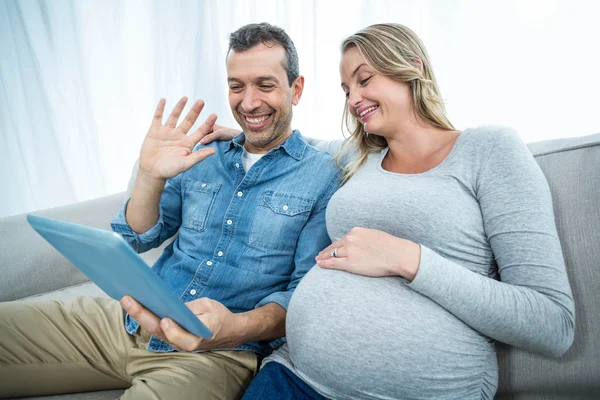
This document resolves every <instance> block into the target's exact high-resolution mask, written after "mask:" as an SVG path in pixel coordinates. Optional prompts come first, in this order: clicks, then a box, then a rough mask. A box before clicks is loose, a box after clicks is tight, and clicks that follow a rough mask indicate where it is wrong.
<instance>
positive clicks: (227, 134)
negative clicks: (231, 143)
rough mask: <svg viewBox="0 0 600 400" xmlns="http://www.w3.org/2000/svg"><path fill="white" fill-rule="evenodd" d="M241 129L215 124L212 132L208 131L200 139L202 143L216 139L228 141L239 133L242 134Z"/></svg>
mask: <svg viewBox="0 0 600 400" xmlns="http://www.w3.org/2000/svg"><path fill="white" fill-rule="evenodd" d="M241 131H242V130H241V129H234V128H228V127H226V126H222V125H217V124H215V125H214V126H213V128H212V130H211V131H210V132H208V133H207V134H206V135H205V136H204V137H202V139H200V143H202V144H209V143H211V142H214V141H215V140H220V141H227V140H231V139H233V138H234V137H236V136H237V135H239V134H240V132H241Z"/></svg>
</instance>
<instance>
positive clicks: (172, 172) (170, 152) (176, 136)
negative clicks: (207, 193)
mask: <svg viewBox="0 0 600 400" xmlns="http://www.w3.org/2000/svg"><path fill="white" fill-rule="evenodd" d="M187 100H188V99H187V97H183V98H181V100H179V101H178V102H177V104H176V105H175V107H174V108H173V111H172V112H171V115H169V118H168V119H167V122H166V123H165V124H163V123H162V120H163V112H164V110H165V103H166V100H165V99H160V101H159V103H158V107H156V112H155V113H154V118H153V119H152V124H151V125H150V129H149V130H148V133H147V134H146V137H145V139H144V143H143V144H142V150H141V152H140V172H143V173H145V174H148V175H149V176H151V177H152V178H155V179H163V180H166V179H168V178H172V177H174V176H176V175H178V174H180V173H182V172H184V171H187V170H188V169H190V168H191V167H193V166H194V165H196V164H197V163H199V162H200V161H202V160H204V159H205V158H206V157H208V156H210V155H211V154H214V153H215V150H214V149H212V148H204V149H200V150H197V151H193V149H194V146H196V144H197V143H198V142H199V141H200V139H201V138H203V137H204V136H206V134H207V133H208V132H211V131H212V129H213V126H214V124H215V122H216V121H217V116H216V115H215V114H211V115H210V116H209V117H208V118H207V119H206V121H205V122H204V124H202V125H201V126H200V127H199V128H198V129H196V130H195V131H194V132H193V133H191V134H189V135H188V134H187V133H188V131H189V130H190V129H191V128H192V126H193V125H194V123H195V122H196V120H197V119H198V116H199V115H200V112H201V111H202V109H203V108H204V102H203V101H202V100H197V101H196V102H195V103H194V105H193V106H192V109H191V110H190V111H189V112H188V114H187V115H186V116H185V118H184V119H183V121H181V123H180V124H179V126H177V121H178V120H179V117H180V116H181V113H182V111H183V108H184V107H185V104H186V103H187Z"/></svg>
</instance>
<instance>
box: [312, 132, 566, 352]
mask: <svg viewBox="0 0 600 400" xmlns="http://www.w3.org/2000/svg"><path fill="white" fill-rule="evenodd" d="M494 140H495V141H496V146H495V147H494V148H493V149H492V151H491V154H490V157H489V159H488V160H487V162H486V163H485V164H484V165H483V166H482V168H481V171H480V172H479V175H478V176H479V177H478V181H477V185H476V188H475V190H476V192H477V197H478V200H479V203H480V208H481V212H482V216H483V219H484V224H485V231H486V233H487V237H488V240H489V243H490V246H491V249H492V252H493V254H494V258H495V260H496V263H497V266H498V272H499V275H500V281H497V280H495V279H493V278H491V277H487V276H483V275H481V274H479V273H476V272H473V271H471V270H469V269H467V268H465V267H463V266H461V265H459V264H457V263H454V262H452V261H450V260H448V259H446V258H444V257H442V256H441V255H439V254H437V253H436V252H434V251H433V250H431V249H429V248H427V247H426V246H422V245H421V246H419V245H417V244H415V243H413V242H411V241H409V240H405V239H402V238H398V237H395V236H392V235H390V234H387V233H385V232H382V231H378V230H373V229H365V228H355V229H353V230H352V231H350V233H349V234H347V235H346V236H345V237H344V238H342V239H340V240H338V241H336V242H334V243H333V244H332V245H331V246H329V247H328V248H326V249H325V250H323V251H322V252H321V253H320V254H319V256H318V257H317V263H318V264H319V266H321V267H324V268H335V269H342V270H346V271H349V272H352V273H357V274H361V275H367V276H398V275H399V276H402V277H404V278H405V279H407V280H408V281H405V283H406V284H407V285H409V287H411V288H412V289H414V290H415V291H417V292H419V293H421V294H423V295H425V296H427V297H429V298H430V299H432V300H433V301H435V302H437V303H438V304H440V305H441V306H442V307H444V308H445V309H447V310H448V311H450V312H451V313H452V314H454V315H455V316H456V317H457V318H459V319H460V320H461V321H463V322H465V323H466V324H468V325H469V326H471V327H472V328H473V329H475V330H477V331H478V332H481V333H482V334H484V335H486V336H488V337H491V338H493V339H495V340H498V341H501V342H504V343H508V344H510V345H513V346H516V347H520V348H523V349H526V350H529V351H533V352H536V353H541V354H544V355H551V356H560V355H562V354H563V353H564V352H566V351H567V350H568V349H569V347H570V346H571V344H572V343H573V338H574V326H575V307H574V303H573V296H572V293H571V288H570V286H569V282H568V279H567V274H566V271H565V265H564V260H563V256H562V250H561V247H560V242H559V239H558V235H557V232H556V227H555V222H554V214H553V210H552V200H551V197H550V191H549V188H548V184H547V182H546V180H545V178H544V176H543V174H542V172H541V170H540V169H539V167H538V165H537V163H536V162H535V160H534V159H533V157H532V156H531V154H530V153H529V151H528V149H527V147H526V146H525V145H524V144H523V143H522V142H521V140H520V139H519V138H518V137H517V136H516V135H515V134H514V133H512V132H501V133H498V137H495V138H494ZM440 206H442V205H440ZM334 249H337V250H336V253H337V254H336V255H335V256H332V254H331V253H332V252H333V251H334ZM411 279H413V280H412V282H410V280H411Z"/></svg>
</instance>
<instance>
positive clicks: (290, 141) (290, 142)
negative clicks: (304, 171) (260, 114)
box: [225, 129, 307, 160]
mask: <svg viewBox="0 0 600 400" xmlns="http://www.w3.org/2000/svg"><path fill="white" fill-rule="evenodd" d="M245 140H246V136H245V135H244V132H242V133H240V134H239V135H237V136H236V137H234V138H233V139H232V140H231V142H230V143H229V146H228V147H227V150H225V152H228V151H229V150H231V149H233V148H234V147H237V148H238V149H240V150H244V149H243V147H244V141H245ZM306 146H307V144H306V142H305V141H304V138H302V135H301V134H300V131H298V130H296V129H295V130H294V131H293V132H292V135H291V136H290V137H289V138H287V140H286V141H285V142H283V143H281V144H280V145H279V146H277V147H275V148H274V149H272V150H277V149H279V148H282V149H283V150H285V152H286V153H287V154H288V155H289V156H290V157H292V158H294V159H296V160H302V157H304V152H305V150H306Z"/></svg>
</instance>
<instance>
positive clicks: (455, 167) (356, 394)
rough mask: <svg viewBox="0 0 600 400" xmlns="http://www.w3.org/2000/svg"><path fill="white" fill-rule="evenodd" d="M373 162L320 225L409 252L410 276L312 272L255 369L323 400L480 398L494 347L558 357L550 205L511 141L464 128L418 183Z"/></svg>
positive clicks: (567, 332) (489, 388)
mask: <svg viewBox="0 0 600 400" xmlns="http://www.w3.org/2000/svg"><path fill="white" fill-rule="evenodd" d="M338 145H339V144H338ZM329 146H330V147H331V148H330V151H331V150H332V149H333V147H332V146H331V145H329ZM386 152H387V149H385V150H383V151H382V152H381V153H378V154H372V155H371V156H370V157H369V159H368V162H367V163H366V164H365V165H364V166H363V167H362V168H361V169H360V170H359V171H358V172H357V174H356V175H355V176H354V177H353V178H352V179H350V181H349V182H348V183H347V184H346V185H344V186H343V187H342V188H341V189H340V190H339V191H338V192H337V193H336V194H335V195H334V196H333V197H332V198H331V200H330V202H329V206H328V209H327V228H328V232H329V235H330V237H331V239H332V240H335V239H338V238H340V237H342V236H343V235H344V234H346V233H347V232H348V231H349V230H350V229H352V228H353V227H357V226H358V227H365V228H371V229H379V230H382V231H385V232H387V233H389V234H392V235H394V236H397V237H401V238H405V239H409V240H412V241H413V242H415V243H418V244H420V245H421V262H420V267H419V271H418V274H417V276H416V278H415V279H414V280H413V281H412V282H408V281H406V280H404V279H403V278H401V277H387V278H369V277H364V276H359V275H354V274H350V273H347V272H342V271H334V270H325V269H322V268H319V267H317V266H315V267H314V268H313V269H311V271H310V272H309V273H308V274H307V275H306V276H305V277H304V279H303V280H302V282H301V283H300V284H299V286H298V288H297V289H296V292H295V294H294V296H293V297H292V300H291V303H290V305H289V308H288V314H287V340H288V343H287V344H286V345H284V346H282V348H280V349H279V350H278V351H276V352H275V353H274V354H273V355H271V356H270V357H269V358H268V359H267V361H272V360H275V361H278V362H281V363H282V364H284V365H286V366H287V367H288V368H290V369H291V370H292V371H294V372H295V373H296V374H297V375H298V376H299V377H300V378H301V379H303V380H304V381H306V382H307V383H308V384H310V385H311V386H312V387H313V388H314V389H315V390H317V391H318V392H319V393H321V394H322V395H323V396H326V397H329V398H334V399H432V398H435V399H459V398H460V399H482V398H484V399H491V398H493V396H494V393H495V391H496V387H497V380H498V372H497V362H496V354H495V348H494V340H498V341H502V342H505V343H508V344H510V345H514V346H517V347H520V348H523V349H526V350H530V351H532V352H536V353H541V354H544V355H550V356H559V355H561V354H562V353H564V352H565V351H566V350H567V349H568V348H569V346H570V345H571V343H572V341H573V331H574V319H575V311H574V304H573V297H572V294H571V289H570V287H569V282H568V280H567V275H566V272H565V266H564V261H563V256H562V251H561V247H560V243H559V240H558V236H557V233H556V227H555V223H554V216H553V210H552V200H551V197H550V192H549V189H548V185H547V183H546V180H545V178H544V176H543V174H542V172H541V170H540V169H539V167H538V165H537V163H536V162H535V160H534V159H533V157H532V156H531V154H530V152H529V151H528V149H527V147H526V146H525V145H524V144H523V142H522V141H521V140H520V139H519V137H518V136H517V135H516V133H515V132H513V131H512V130H509V129H506V128H491V127H486V128H475V129H467V130H465V131H464V132H462V133H461V135H460V136H459V137H458V140H457V142H456V144H455V146H454V148H453V149H452V151H451V153H450V154H449V155H448V157H447V158H446V159H445V160H444V161H443V162H442V163H441V164H440V165H438V166H437V167H435V168H433V169H431V170H429V171H427V172H424V173H421V174H410V175H408V174H397V173H391V172H388V171H385V170H384V169H383V168H382V167H381V160H382V158H383V156H384V155H385V154H386Z"/></svg>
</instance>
